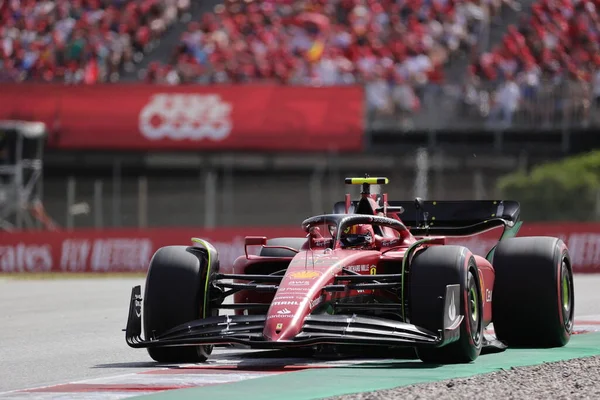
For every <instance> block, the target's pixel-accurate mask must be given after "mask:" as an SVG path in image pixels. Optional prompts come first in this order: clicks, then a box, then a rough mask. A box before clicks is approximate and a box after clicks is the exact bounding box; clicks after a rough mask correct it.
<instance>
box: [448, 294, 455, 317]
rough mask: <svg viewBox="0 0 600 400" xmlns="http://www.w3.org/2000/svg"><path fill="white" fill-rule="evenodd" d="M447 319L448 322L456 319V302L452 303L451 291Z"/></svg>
mask: <svg viewBox="0 0 600 400" xmlns="http://www.w3.org/2000/svg"><path fill="white" fill-rule="evenodd" d="M448 319H449V320H450V322H454V321H455V320H456V304H455V303H454V292H452V297H451V298H450V305H449V306H448Z"/></svg>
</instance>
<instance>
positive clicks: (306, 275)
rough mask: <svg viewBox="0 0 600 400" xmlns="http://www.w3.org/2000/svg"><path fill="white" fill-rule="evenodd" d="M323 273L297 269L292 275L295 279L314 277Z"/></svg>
mask: <svg viewBox="0 0 600 400" xmlns="http://www.w3.org/2000/svg"><path fill="white" fill-rule="evenodd" d="M321 275H322V274H321V272H319V271H296V272H292V273H291V277H292V278H295V279H313V278H318V277H319V276H321Z"/></svg>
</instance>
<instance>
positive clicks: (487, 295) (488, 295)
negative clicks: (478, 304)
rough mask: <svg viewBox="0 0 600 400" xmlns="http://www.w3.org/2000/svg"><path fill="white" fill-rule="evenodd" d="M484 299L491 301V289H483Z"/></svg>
mask: <svg viewBox="0 0 600 400" xmlns="http://www.w3.org/2000/svg"><path fill="white" fill-rule="evenodd" d="M485 301H486V302H488V303H491V302H492V291H491V290H489V289H485Z"/></svg>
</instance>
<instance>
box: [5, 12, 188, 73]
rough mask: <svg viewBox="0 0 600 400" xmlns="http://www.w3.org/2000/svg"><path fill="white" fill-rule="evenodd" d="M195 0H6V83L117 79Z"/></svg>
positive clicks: (131, 68) (131, 66)
mask: <svg viewBox="0 0 600 400" xmlns="http://www.w3.org/2000/svg"><path fill="white" fill-rule="evenodd" d="M188 9H189V0H136V1H127V0H0V82H1V81H17V82H19V81H24V80H36V81H46V82H50V81H63V82H67V83H88V84H89V83H96V82H102V81H115V80H118V79H119V77H120V73H121V72H122V71H123V70H129V71H131V70H133V68H134V64H135V63H136V62H139V61H140V60H141V58H142V57H143V55H144V54H145V53H146V52H148V51H149V50H150V49H151V48H152V45H153V44H154V43H155V41H156V40H157V39H158V38H159V37H160V36H161V35H163V34H164V32H165V30H166V29H167V28H168V27H169V26H171V25H172V24H174V23H175V22H176V21H178V20H179V19H180V18H181V17H183V16H184V15H185V14H186V13H187V10H188Z"/></svg>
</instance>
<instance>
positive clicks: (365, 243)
mask: <svg viewBox="0 0 600 400" xmlns="http://www.w3.org/2000/svg"><path fill="white" fill-rule="evenodd" d="M341 239H342V245H343V246H344V247H357V248H371V247H374V245H375V231H373V227H372V226H371V225H369V224H358V225H353V226H350V227H348V228H346V229H344V231H343V232H342V234H341Z"/></svg>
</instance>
